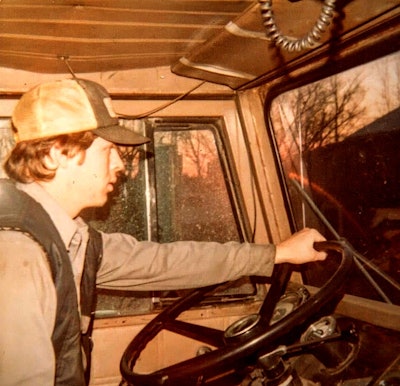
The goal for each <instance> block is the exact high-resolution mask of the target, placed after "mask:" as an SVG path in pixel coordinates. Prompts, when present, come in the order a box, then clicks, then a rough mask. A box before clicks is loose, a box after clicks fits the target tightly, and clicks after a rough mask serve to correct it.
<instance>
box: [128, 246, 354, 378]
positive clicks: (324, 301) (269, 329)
mask: <svg viewBox="0 0 400 386" xmlns="http://www.w3.org/2000/svg"><path fill="white" fill-rule="evenodd" d="M315 248H316V249H317V250H322V251H327V252H328V251H336V252H339V253H341V261H340V265H339V267H338V269H337V270H336V272H335V273H334V275H333V276H331V278H330V280H329V281H328V282H327V283H326V284H325V285H324V286H323V287H322V288H321V289H320V290H319V291H318V292H317V293H316V294H315V295H313V296H311V297H310V298H309V299H308V300H307V301H306V302H305V303H303V304H302V305H300V306H299V307H298V308H297V309H296V310H295V311H294V312H292V313H290V314H288V315H287V316H285V317H283V318H282V319H281V320H278V321H277V322H275V323H273V324H271V323H270V321H271V318H272V316H273V312H274V309H275V306H276V304H277V302H278V301H279V299H280V297H281V295H282V294H283V293H284V291H285V288H286V286H287V283H288V281H289V278H290V274H291V267H290V264H279V265H278V264H277V265H275V267H274V270H273V273H272V279H271V283H272V284H271V287H270V289H269V291H268V293H267V295H266V297H265V299H264V301H263V303H262V305H261V307H260V309H259V312H258V313H257V314H254V315H249V316H248V317H246V318H244V319H243V318H242V319H240V320H239V321H237V322H235V323H233V325H231V326H230V327H228V329H227V330H226V331H221V330H217V329H213V328H209V327H203V326H199V325H195V324H192V323H188V322H184V321H180V320H177V317H178V316H179V315H180V314H181V313H182V312H183V311H185V310H187V309H189V308H190V307H192V306H193V305H195V304H196V303H198V302H199V301H201V300H202V299H203V298H204V297H205V296H206V295H207V294H208V293H210V292H211V291H213V290H214V289H215V288H217V287H218V285H214V286H209V287H203V288H200V289H196V290H194V291H192V292H191V293H189V294H188V295H187V296H185V297H183V298H181V299H179V300H177V301H176V302H174V303H173V304H171V305H170V306H168V307H167V308H166V309H165V310H163V311H162V312H161V313H160V314H159V315H158V316H156V317H155V318H154V319H153V320H152V321H151V322H150V323H148V324H147V325H146V326H145V327H144V328H143V329H142V330H141V331H140V332H139V334H138V335H136V337H135V338H134V339H133V340H132V341H131V343H130V344H129V345H128V347H127V348H126V350H125V352H124V354H123V356H122V358H121V362H120V371H121V374H122V377H123V379H124V380H125V381H126V382H127V383H128V384H130V385H135V386H137V385H140V386H155V385H174V386H176V385H185V386H188V385H196V384H199V383H198V380H199V379H203V378H204V377H205V378H208V377H211V376H215V375H217V374H222V373H223V372H226V371H229V370H231V369H235V368H237V367H238V364H240V363H243V362H245V359H246V358H249V357H254V358H258V357H259V356H260V355H262V354H264V353H266V352H270V351H272V350H273V349H274V348H276V346H277V342H278V341H279V339H281V338H282V337H284V336H285V335H286V334H289V333H291V332H292V331H293V329H296V328H298V326H299V325H303V324H305V323H310V322H311V321H313V320H314V319H315V317H316V314H318V312H319V311H320V310H321V308H324V307H325V306H327V305H329V304H331V302H333V301H334V300H337V296H338V289H339V287H340V286H341V285H342V284H343V283H344V282H345V277H346V276H347V274H348V273H349V270H350V268H351V264H352V253H351V251H350V250H349V249H348V248H347V247H346V246H345V244H344V243H342V242H338V241H326V242H320V243H316V244H315ZM161 330H168V331H172V332H175V333H178V334H180V335H183V336H186V337H189V338H193V339H195V340H197V341H201V342H204V343H205V344H208V345H212V346H214V347H216V349H215V350H212V351H210V352H207V353H204V354H202V355H200V356H197V357H194V358H191V359H188V360H185V361H182V362H180V363H177V364H174V365H171V366H168V367H165V368H163V369H160V370H157V371H155V372H153V373H150V374H139V373H136V372H135V371H134V370H133V369H134V366H135V363H136V361H137V359H138V358H139V356H140V353H141V352H142V351H143V350H144V348H145V347H146V345H147V344H148V343H149V342H150V341H151V340H152V339H153V338H154V337H155V336H156V335H157V334H158V333H159V332H160V331H161Z"/></svg>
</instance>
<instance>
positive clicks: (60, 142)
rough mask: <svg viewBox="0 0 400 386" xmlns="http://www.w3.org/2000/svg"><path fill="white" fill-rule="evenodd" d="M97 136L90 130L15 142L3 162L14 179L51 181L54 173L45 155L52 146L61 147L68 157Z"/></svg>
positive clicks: (83, 153)
mask: <svg viewBox="0 0 400 386" xmlns="http://www.w3.org/2000/svg"><path fill="white" fill-rule="evenodd" d="M96 137H97V136H96V135H95V134H94V133H92V132H91V131H84V132H80V133H73V134H64V135H59V136H56V137H49V138H42V139H36V140H30V141H21V142H19V143H17V144H16V146H15V147H14V149H13V150H12V152H11V154H10V155H9V157H8V159H7V160H6V162H5V164H4V170H5V171H6V173H7V175H8V176H9V177H10V178H12V179H13V180H15V181H18V182H23V183H29V182H33V181H51V180H52V179H53V178H54V176H55V173H56V170H55V169H51V168H49V167H48V165H47V163H46V157H47V156H48V155H49V154H50V149H51V148H52V147H53V146H58V147H59V148H61V149H62V153H63V154H64V155H66V156H68V157H70V158H72V157H74V156H76V155H77V154H79V153H81V154H82V160H81V161H82V162H83V161H84V159H85V151H86V149H88V148H89V147H90V145H91V144H92V143H93V141H94V140H95V138H96Z"/></svg>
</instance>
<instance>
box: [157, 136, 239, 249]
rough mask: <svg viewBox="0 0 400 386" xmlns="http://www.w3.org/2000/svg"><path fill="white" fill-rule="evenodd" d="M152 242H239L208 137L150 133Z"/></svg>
mask: <svg viewBox="0 0 400 386" xmlns="http://www.w3.org/2000/svg"><path fill="white" fill-rule="evenodd" d="M154 145H155V148H156V151H155V172H156V195H157V218H158V240H159V241H160V242H169V241H174V240H200V241H219V242H226V241H232V240H236V241H239V240H240V237H239V233H238V228H237V224H236V221H235V218H234V216H233V211H232V205H231V202H230V199H229V195H228V190H227V186H226V182H225V179H224V175H223V169H222V167H221V162H220V159H219V156H218V149H217V146H216V143H215V137H214V133H213V132H212V131H211V130H210V129H200V130H199V129H186V130H179V129H178V130H168V131H167V130H165V129H164V130H157V131H155V132H154Z"/></svg>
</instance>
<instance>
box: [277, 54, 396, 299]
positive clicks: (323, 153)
mask: <svg viewBox="0 0 400 386" xmlns="http://www.w3.org/2000/svg"><path fill="white" fill-rule="evenodd" d="M399 63H400V55H399V53H396V54H393V55H391V56H388V57H384V58H381V59H379V60H377V61H374V62H371V63H368V64H366V65H363V66H360V67H357V68H354V69H352V70H349V71H347V72H345V73H341V74H337V75H335V76H332V77H329V78H326V79H323V80H320V81H318V82H315V83H312V84H308V85H305V86H303V87H301V88H298V89H295V90H292V91H289V92H286V93H284V94H282V95H280V96H279V97H277V98H276V99H275V100H274V101H273V102H272V108H271V111H270V114H271V119H272V124H273V132H274V136H275V139H276V144H277V148H278V150H279V157H280V162H281V164H282V169H283V171H284V178H285V180H286V184H287V191H288V198H289V202H290V206H291V208H292V213H293V222H294V224H295V226H296V227H297V228H302V227H304V226H312V227H317V228H319V229H320V230H321V231H322V232H323V234H324V235H325V236H326V237H327V238H331V239H334V238H336V237H343V238H346V239H347V240H348V241H349V242H350V243H351V244H352V245H353V246H354V247H355V248H356V249H357V250H358V251H359V252H360V257H359V258H357V265H358V267H357V268H355V269H354V274H353V276H352V279H351V280H349V282H348V283H347V291H348V292H350V293H352V294H354V295H358V296H363V297H368V298H372V299H376V300H384V301H387V302H393V303H396V304H400V291H399V288H400V287H399V284H398V283H399V281H400V254H399V251H400V157H399V144H400V126H399V123H400V87H399V84H400V65H399ZM370 263H372V264H373V265H372V264H370ZM316 266H317V265H316ZM316 266H314V267H312V268H308V269H307V270H306V271H305V279H306V281H307V283H309V284H312V285H320V284H322V283H323V282H324V281H325V280H326V279H327V277H329V275H330V270H329V269H326V265H325V266H324V267H325V268H322V266H321V269H315V268H316ZM360 267H361V269H359V268H360ZM362 271H364V273H362Z"/></svg>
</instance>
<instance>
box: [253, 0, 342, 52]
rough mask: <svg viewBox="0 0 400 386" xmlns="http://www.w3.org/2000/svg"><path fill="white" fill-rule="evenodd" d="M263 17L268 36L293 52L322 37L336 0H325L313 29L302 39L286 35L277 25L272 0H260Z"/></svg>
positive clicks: (332, 14)
mask: <svg viewBox="0 0 400 386" xmlns="http://www.w3.org/2000/svg"><path fill="white" fill-rule="evenodd" d="M258 2H259V4H260V8H261V15H262V17H263V24H264V26H265V28H266V30H267V36H268V37H269V38H270V39H271V40H272V41H274V42H275V44H276V45H277V46H279V47H282V48H283V49H285V50H287V51H289V52H293V51H302V50H306V49H308V48H311V47H312V46H313V45H314V44H316V43H317V42H318V41H319V40H320V39H321V34H322V33H323V32H325V30H326V28H327V27H328V26H329V24H330V23H331V21H332V19H333V16H334V11H335V3H336V0H325V1H324V4H323V6H322V10H321V13H320V15H319V18H318V20H317V22H316V23H315V25H314V27H313V28H312V29H311V31H310V32H309V33H308V34H307V35H305V36H304V37H303V38H301V39H297V38H293V37H290V36H284V35H283V34H282V33H281V31H279V28H278V27H277V25H276V23H275V19H274V15H273V12H272V0H258Z"/></svg>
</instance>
